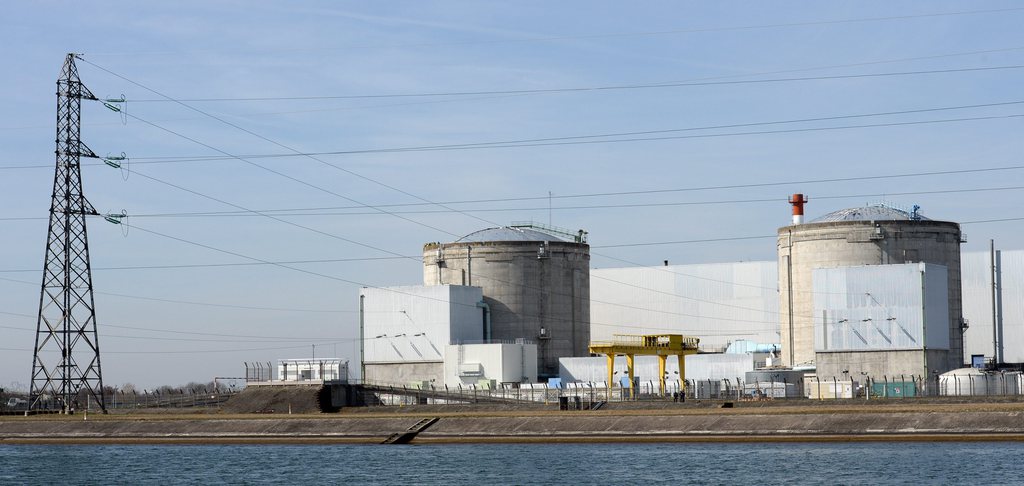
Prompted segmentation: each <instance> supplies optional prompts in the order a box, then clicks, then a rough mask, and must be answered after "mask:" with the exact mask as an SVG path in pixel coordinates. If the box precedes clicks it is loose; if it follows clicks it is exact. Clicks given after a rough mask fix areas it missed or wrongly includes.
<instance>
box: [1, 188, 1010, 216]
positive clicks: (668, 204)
mask: <svg viewBox="0 0 1024 486" xmlns="http://www.w3.org/2000/svg"><path fill="white" fill-rule="evenodd" d="M1021 189H1024V186H999V187H981V188H971V189H943V190H935V191H907V192H885V193H874V194H840V195H831V196H816V199H857V198H869V197H886V196H922V195H933V194H963V193H975V192H998V191H1015V190H1021ZM772 202H786V198H784V197H783V198H761V199H726V200H717V201H677V202H658V203H632V204H626V203H624V204H594V205H579V206H553V207H549V206H543V207H542V206H537V207H511V208H467V209H463V211H465V212H471V213H481V212H512V211H549V210H557V211H569V210H584V209H628V208H650V207H678V206H705V205H722V204H752V203H753V204H761V203H772ZM350 208H351V207H350ZM314 209H315V208H314ZM314 209H305V210H304V209H293V210H284V209H268V210H264V211H266V212H274V213H275V214H277V215H279V216H282V217H284V216H367V215H374V214H379V213H370V212H352V211H345V212H301V211H313V210H314ZM339 209H342V208H339ZM351 209H357V208H351ZM393 212H395V213H399V214H438V213H442V214H443V213H448V212H450V211H447V210H441V209H432V210H418V211H393ZM239 216H243V217H249V216H254V214H252V213H243V212H235V211H230V212H228V211H215V212H209V211H198V212H191V213H153V214H132V215H130V217H132V218H164V217H170V218H182V217H239ZM5 219H6V218H0V221H4V220H5ZM13 219H31V218H13Z"/></svg>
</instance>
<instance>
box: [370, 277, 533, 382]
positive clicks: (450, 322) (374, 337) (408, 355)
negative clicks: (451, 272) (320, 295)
mask: <svg viewBox="0 0 1024 486" xmlns="http://www.w3.org/2000/svg"><path fill="white" fill-rule="evenodd" d="M359 299H360V325H361V334H362V336H363V340H362V341H363V350H362V355H363V356H362V373H363V375H362V376H363V379H364V380H365V381H366V382H368V383H376V384H388V385H416V386H422V385H427V386H431V385H432V386H438V387H439V386H444V385H448V386H451V387H455V386H468V385H473V386H478V385H482V386H489V385H491V384H498V383H532V382H535V381H536V380H537V346H536V345H535V344H533V343H531V342H529V341H526V340H519V341H518V342H494V341H487V340H485V339H484V335H485V332H486V328H487V327H488V325H489V322H488V319H487V318H488V315H487V313H486V312H485V311H486V306H484V305H482V300H483V293H482V290H481V288H480V287H470V286H464V285H428V286H405V287H387V288H363V289H361V290H360V294H359Z"/></svg>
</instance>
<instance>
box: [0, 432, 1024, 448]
mask: <svg viewBox="0 0 1024 486" xmlns="http://www.w3.org/2000/svg"><path fill="white" fill-rule="evenodd" d="M382 440H383V437H295V436H283V437H269V436H252V437H129V436H125V437H51V438H0V446H4V445H275V444H276V445H339V444H356V445H381V441H382ZM769 442H778V443H836V442H1024V434H1020V433H1014V434H991V433H989V434H968V433H955V432H951V433H929V434H849V435H836V434H822V435H812V434H808V435H762V434H758V435H744V436H735V435H705V436H689V435H629V436H609V435H576V436H551V437H536V436H531V437H522V436H511V435H505V436H478V437H431V438H418V439H416V440H415V441H413V442H411V443H409V444H405V445H413V446H415V445H449V444H624V443H666V444H667V443H693V444H700V443H736V444H743V443H762V444H763V443H769Z"/></svg>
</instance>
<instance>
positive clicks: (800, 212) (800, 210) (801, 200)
mask: <svg viewBox="0 0 1024 486" xmlns="http://www.w3.org/2000/svg"><path fill="white" fill-rule="evenodd" d="M807 201H809V199H808V198H806V197H804V195H803V194H793V195H792V196H791V197H790V198H789V203H790V204H792V205H793V224H803V223H804V204H806V203H807Z"/></svg>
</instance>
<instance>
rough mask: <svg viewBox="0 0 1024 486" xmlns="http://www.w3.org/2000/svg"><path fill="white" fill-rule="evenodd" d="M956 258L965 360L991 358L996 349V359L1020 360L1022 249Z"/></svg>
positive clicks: (1023, 355)
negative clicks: (975, 356) (993, 267)
mask: <svg viewBox="0 0 1024 486" xmlns="http://www.w3.org/2000/svg"><path fill="white" fill-rule="evenodd" d="M960 261H961V267H962V271H961V275H962V278H963V292H964V318H965V319H966V320H967V326H968V327H967V332H966V333H964V358H965V360H966V361H965V362H970V358H971V356H973V355H982V356H984V357H985V358H986V359H991V358H992V356H993V354H994V353H996V351H997V350H998V357H997V360H996V361H997V362H1000V363H1018V364H1019V363H1024V250H1013V251H1000V250H995V251H994V254H993V252H970V253H964V254H963V256H962V257H961V259H960ZM993 262H994V263H995V265H994V266H995V272H993V271H992V266H993V265H992V264H993ZM993 273H994V274H995V283H996V285H995V286H994V287H993V285H992V282H993V278H992V277H993ZM993 290H994V292H993ZM993 297H994V300H995V305H994V307H995V309H993ZM993 322H995V324H996V325H995V326H993V325H992V324H993ZM993 330H994V331H995V334H994V335H993Z"/></svg>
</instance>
